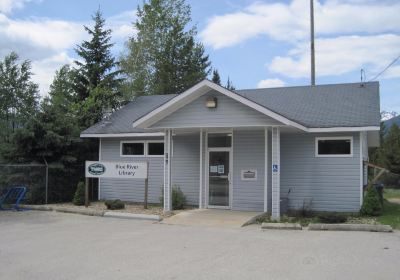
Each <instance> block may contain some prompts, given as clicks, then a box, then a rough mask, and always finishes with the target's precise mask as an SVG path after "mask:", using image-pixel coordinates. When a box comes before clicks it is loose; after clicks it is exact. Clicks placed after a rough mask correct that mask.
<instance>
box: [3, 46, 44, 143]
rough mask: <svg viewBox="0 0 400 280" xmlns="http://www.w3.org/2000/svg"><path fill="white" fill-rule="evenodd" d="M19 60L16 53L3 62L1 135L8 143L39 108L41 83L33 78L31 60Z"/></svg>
mask: <svg viewBox="0 0 400 280" xmlns="http://www.w3.org/2000/svg"><path fill="white" fill-rule="evenodd" d="M18 61H19V57H18V55H17V54H16V53H14V52H12V53H10V54H9V55H7V56H6V57H5V58H4V60H3V61H0V135H1V136H2V137H1V138H2V139H1V140H2V141H3V142H5V143H8V142H9V141H10V138H11V135H12V134H13V133H14V132H15V131H16V129H17V128H20V127H23V126H25V124H26V122H27V121H28V120H29V119H30V118H31V117H32V116H34V115H35V114H36V111H37V109H38V108H37V105H38V85H37V84H35V83H34V82H32V80H31V78H32V73H31V63H30V61H29V60H25V61H22V62H21V63H19V62H18Z"/></svg>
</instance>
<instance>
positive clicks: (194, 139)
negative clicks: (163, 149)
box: [171, 134, 200, 205]
mask: <svg viewBox="0 0 400 280" xmlns="http://www.w3.org/2000/svg"><path fill="white" fill-rule="evenodd" d="M173 145H174V151H173V157H172V170H171V178H172V185H179V187H180V188H181V190H182V192H183V193H184V194H185V196H186V202H187V204H190V205H198V204H199V181H200V176H199V173H200V135H199V134H190V135H177V136H174V139H173Z"/></svg>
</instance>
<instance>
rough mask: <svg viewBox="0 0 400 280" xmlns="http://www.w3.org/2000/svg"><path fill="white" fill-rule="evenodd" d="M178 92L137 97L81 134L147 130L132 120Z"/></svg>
mask: <svg viewBox="0 0 400 280" xmlns="http://www.w3.org/2000/svg"><path fill="white" fill-rule="evenodd" d="M175 96H176V94H166V95H147V96H139V97H136V98H135V100H134V101H131V102H129V103H128V104H126V105H125V106H123V107H122V108H120V109H119V110H118V111H116V112H115V113H113V114H112V115H111V116H110V118H109V119H108V120H102V121H100V122H98V123H96V124H95V125H93V126H91V127H89V128H88V129H86V130H84V131H82V133H81V135H82V136H83V135H85V134H87V135H91V134H123V133H126V134H129V133H144V132H147V131H146V130H144V129H141V128H134V127H133V126H132V122H133V121H135V120H137V119H139V118H140V117H142V116H143V115H146V114H147V113H149V112H151V111H153V110H154V109H156V108H157V107H159V106H160V105H162V104H163V103H165V102H167V101H169V100H170V99H172V98H174V97H175Z"/></svg>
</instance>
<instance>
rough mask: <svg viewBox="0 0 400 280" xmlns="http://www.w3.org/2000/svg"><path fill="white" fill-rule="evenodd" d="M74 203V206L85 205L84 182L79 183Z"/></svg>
mask: <svg viewBox="0 0 400 280" xmlns="http://www.w3.org/2000/svg"><path fill="white" fill-rule="evenodd" d="M72 203H73V204H74V205H84V204H85V183H84V182H79V183H78V186H77V187H76V191H75V195H74V199H73V200H72Z"/></svg>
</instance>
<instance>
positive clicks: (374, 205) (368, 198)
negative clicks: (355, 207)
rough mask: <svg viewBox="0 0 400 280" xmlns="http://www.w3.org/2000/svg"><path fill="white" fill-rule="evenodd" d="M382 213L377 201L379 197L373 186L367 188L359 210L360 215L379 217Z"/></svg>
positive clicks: (380, 205)
mask: <svg viewBox="0 0 400 280" xmlns="http://www.w3.org/2000/svg"><path fill="white" fill-rule="evenodd" d="M381 213H382V204H381V203H380V201H379V195H378V192H377V191H376V189H375V188H374V187H373V186H368V188H367V193H366V195H365V197H364V202H363V204H362V206H361V209H360V214H361V215H366V216H379V215H380V214H381Z"/></svg>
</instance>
